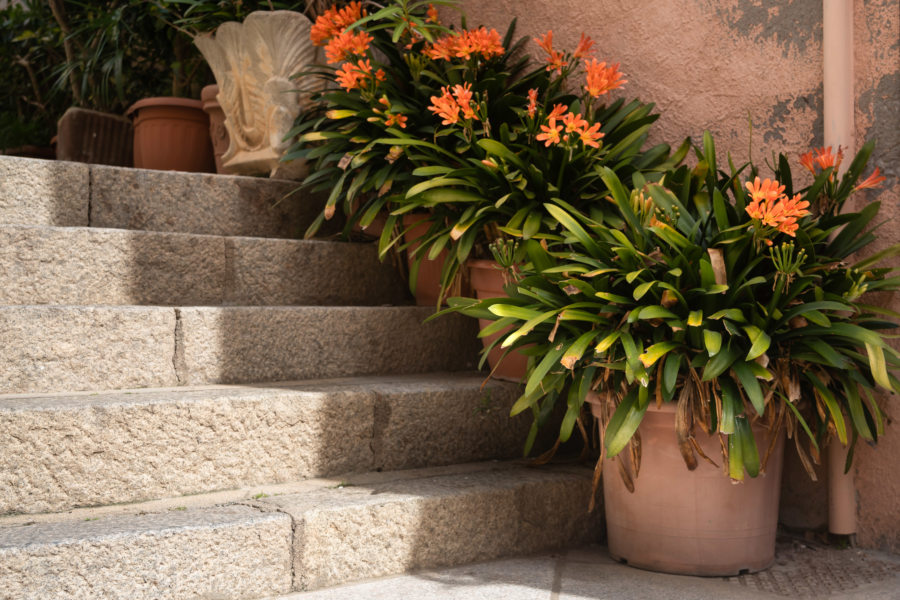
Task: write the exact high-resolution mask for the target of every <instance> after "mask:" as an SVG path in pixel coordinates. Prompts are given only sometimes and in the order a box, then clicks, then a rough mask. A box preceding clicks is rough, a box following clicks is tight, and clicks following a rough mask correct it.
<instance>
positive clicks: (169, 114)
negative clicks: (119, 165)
mask: <svg viewBox="0 0 900 600" xmlns="http://www.w3.org/2000/svg"><path fill="white" fill-rule="evenodd" d="M125 114H126V115H133V118H134V166H135V167H137V168H139V169H159V170H163V171H189V172H199V173H213V172H215V168H216V164H215V159H214V157H213V150H212V143H211V142H210V138H209V117H208V116H207V115H206V113H205V112H203V105H202V103H201V102H200V101H199V100H190V99H188V98H168V97H165V98H144V99H143V100H139V101H138V102H135V103H134V104H133V105H131V108H129V109H128V111H127V112H126V113H125Z"/></svg>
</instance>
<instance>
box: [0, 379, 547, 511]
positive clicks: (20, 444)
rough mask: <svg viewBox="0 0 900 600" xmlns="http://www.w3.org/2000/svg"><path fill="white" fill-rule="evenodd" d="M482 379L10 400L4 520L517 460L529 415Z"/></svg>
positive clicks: (0, 438)
mask: <svg viewBox="0 0 900 600" xmlns="http://www.w3.org/2000/svg"><path fill="white" fill-rule="evenodd" d="M483 379H484V375H481V374H477V373H456V374H454V373H447V374H428V375H400V376H373V377H360V378H344V379H334V380H318V381H305V382H296V383H285V384H279V385H262V384H260V385H245V386H214V387H196V388H195V387H187V388H170V389H164V390H134V391H130V392H117V391H114V392H106V393H81V394H55V395H49V396H46V395H45V396H42V395H7V396H0V448H4V451H3V452H2V453H0V514H9V513H40V512H49V511H64V510H70V509H72V508H76V507H81V506H97V505H103V504H114V503H124V502H139V501H145V500H149V499H154V498H166V497H174V496H181V495H185V494H197V493H203V492H211V491H214V490H224V489H233V488H240V487H246V486H253V485H269V484H279V483H283V482H291V481H299V480H302V479H308V478H312V477H323V476H329V475H336V474H343V473H351V472H360V471H375V470H393V469H410V468H417V467H426V466H439V465H447V464H452V463H457V462H472V461H479V460H488V459H497V458H513V457H516V456H518V455H519V454H520V452H521V447H522V444H523V442H524V440H525V436H526V435H527V431H528V428H529V426H530V418H528V417H527V416H522V417H518V418H510V417H509V409H510V408H511V406H512V404H513V402H514V401H515V399H516V397H517V396H518V393H519V387H518V386H516V385H513V384H509V383H502V382H490V383H488V384H487V385H486V386H485V387H484V388H483V389H482V387H481V386H482V383H483Z"/></svg>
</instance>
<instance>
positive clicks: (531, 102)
mask: <svg viewBox="0 0 900 600" xmlns="http://www.w3.org/2000/svg"><path fill="white" fill-rule="evenodd" d="M537 95H538V91H537V88H531V89H530V90H528V116H529V117H531V118H532V119H533V118H534V113H535V112H536V111H537Z"/></svg>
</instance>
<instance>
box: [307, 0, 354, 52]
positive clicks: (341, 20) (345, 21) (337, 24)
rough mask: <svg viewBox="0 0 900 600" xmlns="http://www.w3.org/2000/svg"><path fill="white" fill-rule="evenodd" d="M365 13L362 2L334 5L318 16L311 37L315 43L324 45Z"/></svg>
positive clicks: (310, 33) (311, 30) (311, 29)
mask: <svg viewBox="0 0 900 600" xmlns="http://www.w3.org/2000/svg"><path fill="white" fill-rule="evenodd" d="M365 14H366V13H365V11H364V10H363V9H362V3H361V2H351V3H350V4H348V5H347V6H345V7H344V8H341V9H338V8H337V7H336V6H332V7H331V8H329V9H328V10H326V11H325V12H324V13H322V14H321V15H319V16H318V17H316V22H315V24H314V25H313V26H312V27H311V28H310V31H309V38H310V40H311V41H312V43H313V45H315V46H324V45H325V44H326V43H327V42H328V41H329V40H330V39H331V38H333V37H334V36H336V35H338V34H339V33H341V32H342V31H343V30H344V29H346V28H347V27H348V26H350V25H352V24H353V23H355V22H356V21H359V20H360V19H361V18H363V16H364V15H365Z"/></svg>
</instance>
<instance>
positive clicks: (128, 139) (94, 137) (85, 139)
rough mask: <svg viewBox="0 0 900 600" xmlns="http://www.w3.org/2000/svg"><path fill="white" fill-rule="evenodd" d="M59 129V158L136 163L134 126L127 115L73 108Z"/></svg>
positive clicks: (78, 160) (101, 163)
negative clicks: (133, 158)
mask: <svg viewBox="0 0 900 600" xmlns="http://www.w3.org/2000/svg"><path fill="white" fill-rule="evenodd" d="M56 131H57V134H56V141H57V142H56V143H57V145H56V158H57V159H58V160H71V161H74V162H84V163H91V164H95V165H113V166H116V167H130V166H131V165H132V151H133V147H134V141H133V139H134V138H133V127H132V125H131V121H129V120H128V119H126V118H125V117H122V116H120V115H111V114H108V113H103V112H99V111H96V110H88V109H86V108H76V107H72V108H70V109H68V110H67V111H66V112H65V113H64V114H63V116H62V117H61V118H60V119H59V122H58V123H57V130H56Z"/></svg>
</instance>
